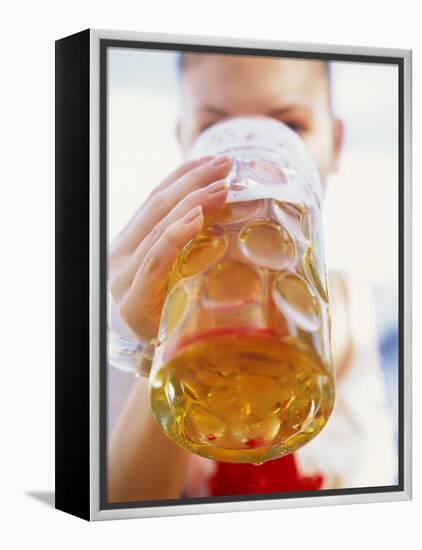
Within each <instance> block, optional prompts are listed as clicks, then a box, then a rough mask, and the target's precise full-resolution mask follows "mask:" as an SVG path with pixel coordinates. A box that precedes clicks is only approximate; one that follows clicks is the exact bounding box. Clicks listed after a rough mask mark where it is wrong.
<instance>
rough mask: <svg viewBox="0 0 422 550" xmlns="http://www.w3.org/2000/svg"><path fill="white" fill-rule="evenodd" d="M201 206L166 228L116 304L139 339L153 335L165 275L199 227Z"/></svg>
mask: <svg viewBox="0 0 422 550" xmlns="http://www.w3.org/2000/svg"><path fill="white" fill-rule="evenodd" d="M203 221H204V217H203V213H202V208H201V206H196V207H195V208H193V209H192V210H190V211H189V212H188V213H187V214H186V215H185V216H184V217H183V218H182V219H180V220H178V221H176V222H175V223H173V224H171V225H170V226H168V227H167V228H166V230H165V231H164V233H163V234H162V235H161V237H160V238H159V239H158V240H157V242H156V243H155V244H154V246H153V247H152V248H151V249H150V250H149V252H148V253H147V254H146V256H145V257H144V259H143V261H142V263H141V265H140V267H139V269H138V271H137V272H136V275H135V277H134V279H133V281H132V284H131V286H130V289H129V291H128V292H127V293H126V295H125V297H124V299H123V300H122V303H121V305H120V314H121V316H122V317H123V319H124V320H125V322H126V323H127V324H128V325H129V326H130V327H131V329H132V330H133V331H134V332H135V334H136V335H137V336H138V337H139V338H140V339H150V338H152V337H154V336H155V335H156V331H157V326H158V322H159V318H160V314H161V308H162V305H163V301H164V291H165V285H166V281H167V276H168V274H169V272H170V270H171V268H172V266H173V263H174V262H175V260H176V259H177V256H178V255H179V253H180V251H181V249H182V248H183V246H185V244H186V243H188V242H189V241H190V240H191V239H192V238H193V237H194V236H195V235H196V234H197V233H198V232H199V231H200V229H201V227H202V224H203Z"/></svg>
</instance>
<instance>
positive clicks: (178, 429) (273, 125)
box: [150, 117, 334, 464]
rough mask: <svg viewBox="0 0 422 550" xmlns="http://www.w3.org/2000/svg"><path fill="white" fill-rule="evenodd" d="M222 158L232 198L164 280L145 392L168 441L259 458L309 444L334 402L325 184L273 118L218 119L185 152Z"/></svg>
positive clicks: (215, 455)
mask: <svg viewBox="0 0 422 550" xmlns="http://www.w3.org/2000/svg"><path fill="white" fill-rule="evenodd" d="M222 154H224V155H228V156H229V157H230V158H231V159H232V161H233V163H232V170H231V172H230V174H229V176H228V183H229V193H228V198H227V201H226V204H225V205H224V207H223V208H222V209H221V210H220V211H219V212H217V213H215V214H213V215H209V216H206V217H205V221H204V226H203V229H202V231H201V232H200V233H199V234H198V235H197V236H196V237H195V238H194V239H193V240H192V241H191V242H190V243H188V244H187V245H186V246H185V247H184V249H183V250H182V252H181V254H180V256H179V258H178V259H177V261H176V262H175V264H174V266H173V269H172V272H171V274H170V276H169V279H168V285H167V294H166V300H165V304H164V307H163V310H162V315H161V322H160V328H159V333H158V336H157V343H156V350H155V355H154V359H153V364H152V369H151V373H150V396H151V404H152V410H153V413H154V416H155V418H156V419H157V421H158V422H159V423H160V425H161V427H162V428H163V430H164V431H165V432H166V434H167V435H168V436H169V437H171V438H172V439H173V440H174V441H175V442H176V443H177V444H179V445H181V446H182V447H184V448H186V449H188V450H190V451H192V452H195V453H197V454H199V455H202V456H204V457H208V458H212V459H215V460H222V461H228V462H252V463H256V464H259V463H262V462H265V461H266V460H270V459H274V458H278V457H280V456H283V455H285V454H288V453H290V452H292V451H295V450H296V449H298V448H299V447H301V446H302V445H304V444H305V443H307V442H308V441H310V440H311V439H312V438H314V437H315V436H316V435H317V434H318V433H319V432H320V431H321V429H322V428H323V427H324V426H325V424H326V422H327V420H328V418H329V416H330V413H331V410H332V407H333V403H334V381H333V373H332V366H331V355H330V319H329V306H328V291H327V278H326V272H325V263H324V252H323V246H322V244H323V243H322V230H321V214H320V201H321V195H322V189H321V183H320V180H319V177H318V174H317V172H316V169H315V167H314V166H313V164H312V162H311V160H310V158H309V156H308V153H307V151H306V148H305V146H304V144H303V142H302V140H301V139H300V138H299V137H298V136H297V135H296V134H295V133H294V132H293V131H292V130H290V129H289V128H288V127H287V126H285V125H284V124H282V123H281V122H278V121H275V120H273V119H270V118H267V117H236V118H231V119H228V120H226V121H223V122H220V123H218V124H215V125H214V126H212V127H211V128H209V129H207V130H206V131H205V132H204V133H203V134H201V135H200V136H199V138H198V139H197V141H196V142H195V143H194V145H193V148H192V150H191V158H197V157H202V156H205V155H217V156H218V155H222Z"/></svg>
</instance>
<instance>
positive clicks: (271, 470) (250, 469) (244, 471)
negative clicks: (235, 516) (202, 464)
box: [208, 453, 323, 496]
mask: <svg viewBox="0 0 422 550" xmlns="http://www.w3.org/2000/svg"><path fill="white" fill-rule="evenodd" d="M216 464H217V469H216V472H215V474H214V475H213V476H212V477H211V478H210V479H209V482H208V484H209V485H208V486H209V491H210V495H212V496H224V495H226V496H228V495H244V494H256V493H259V494H265V493H285V492H289V491H316V490H318V489H320V488H321V486H322V482H323V477H322V476H321V475H315V476H302V475H301V474H300V473H299V471H298V469H297V467H296V461H295V458H294V453H292V454H289V455H286V456H283V457H281V458H277V459H275V460H269V461H268V462H264V464H260V465H255V464H232V463H229V462H217V463H216Z"/></svg>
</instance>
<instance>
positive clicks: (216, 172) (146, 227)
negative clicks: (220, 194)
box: [124, 157, 231, 253]
mask: <svg viewBox="0 0 422 550" xmlns="http://www.w3.org/2000/svg"><path fill="white" fill-rule="evenodd" d="M230 169H231V161H230V159H229V158H227V157H217V158H215V159H213V160H212V161H211V162H207V163H204V164H200V165H199V166H197V167H196V168H194V169H193V170H191V171H188V172H186V173H184V175H182V176H181V177H179V178H178V179H176V180H175V181H173V182H172V183H170V184H168V185H167V187H165V188H164V189H162V190H161V191H159V192H157V193H155V194H154V195H153V196H152V197H151V198H150V200H149V201H148V202H147V203H146V204H145V206H144V207H143V208H142V210H141V211H140V212H139V213H138V214H137V216H135V218H134V219H133V220H132V222H131V224H130V226H129V227H128V231H127V232H126V233H125V244H124V251H125V252H127V253H132V252H133V251H134V250H135V249H136V248H137V247H138V245H139V243H140V242H141V241H142V240H143V239H144V238H145V237H146V236H147V235H148V233H149V232H150V231H151V229H152V228H153V227H154V226H155V225H156V224H157V223H158V222H159V221H161V220H162V219H163V218H164V217H165V216H166V215H167V214H168V213H169V212H170V210H172V209H173V208H174V207H175V206H176V205H177V204H178V203H179V202H180V201H182V200H183V199H184V197H186V196H187V195H189V194H190V193H192V192H193V191H196V190H197V189H200V188H202V187H206V186H207V185H209V184H211V183H213V182H215V181H217V180H220V179H223V178H225V177H226V176H227V175H228V174H229V172H230Z"/></svg>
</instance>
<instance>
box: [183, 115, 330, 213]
mask: <svg viewBox="0 0 422 550" xmlns="http://www.w3.org/2000/svg"><path fill="white" fill-rule="evenodd" d="M208 155H213V156H219V155H227V156H228V157H230V158H231V159H232V160H233V167H232V170H231V172H230V174H229V176H228V182H229V184H230V186H229V194H228V202H236V201H237V202H242V201H249V200H255V199H264V198H268V199H275V200H280V201H289V202H301V203H305V204H309V205H310V204H311V203H315V202H316V203H317V204H320V202H321V199H322V185H321V181H320V178H319V174H318V171H317V169H316V167H315V166H314V164H313V162H312V159H311V157H310V155H309V152H308V150H307V148H306V145H305V143H304V142H303V141H302V139H301V138H300V137H299V136H298V134H296V133H295V132H294V131H293V130H291V129H290V128H289V127H288V126H286V125H285V124H283V123H282V122H280V121H278V120H275V119H273V118H270V117H266V116H258V115H256V116H247V117H232V118H229V119H226V120H223V121H222V122H218V123H216V124H214V125H212V126H210V127H209V128H207V129H206V130H205V131H204V132H203V133H202V134H200V135H199V137H198V138H197V139H196V141H195V142H194V144H193V146H192V148H191V151H190V154H189V158H191V159H195V158H200V157H203V156H208Z"/></svg>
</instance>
